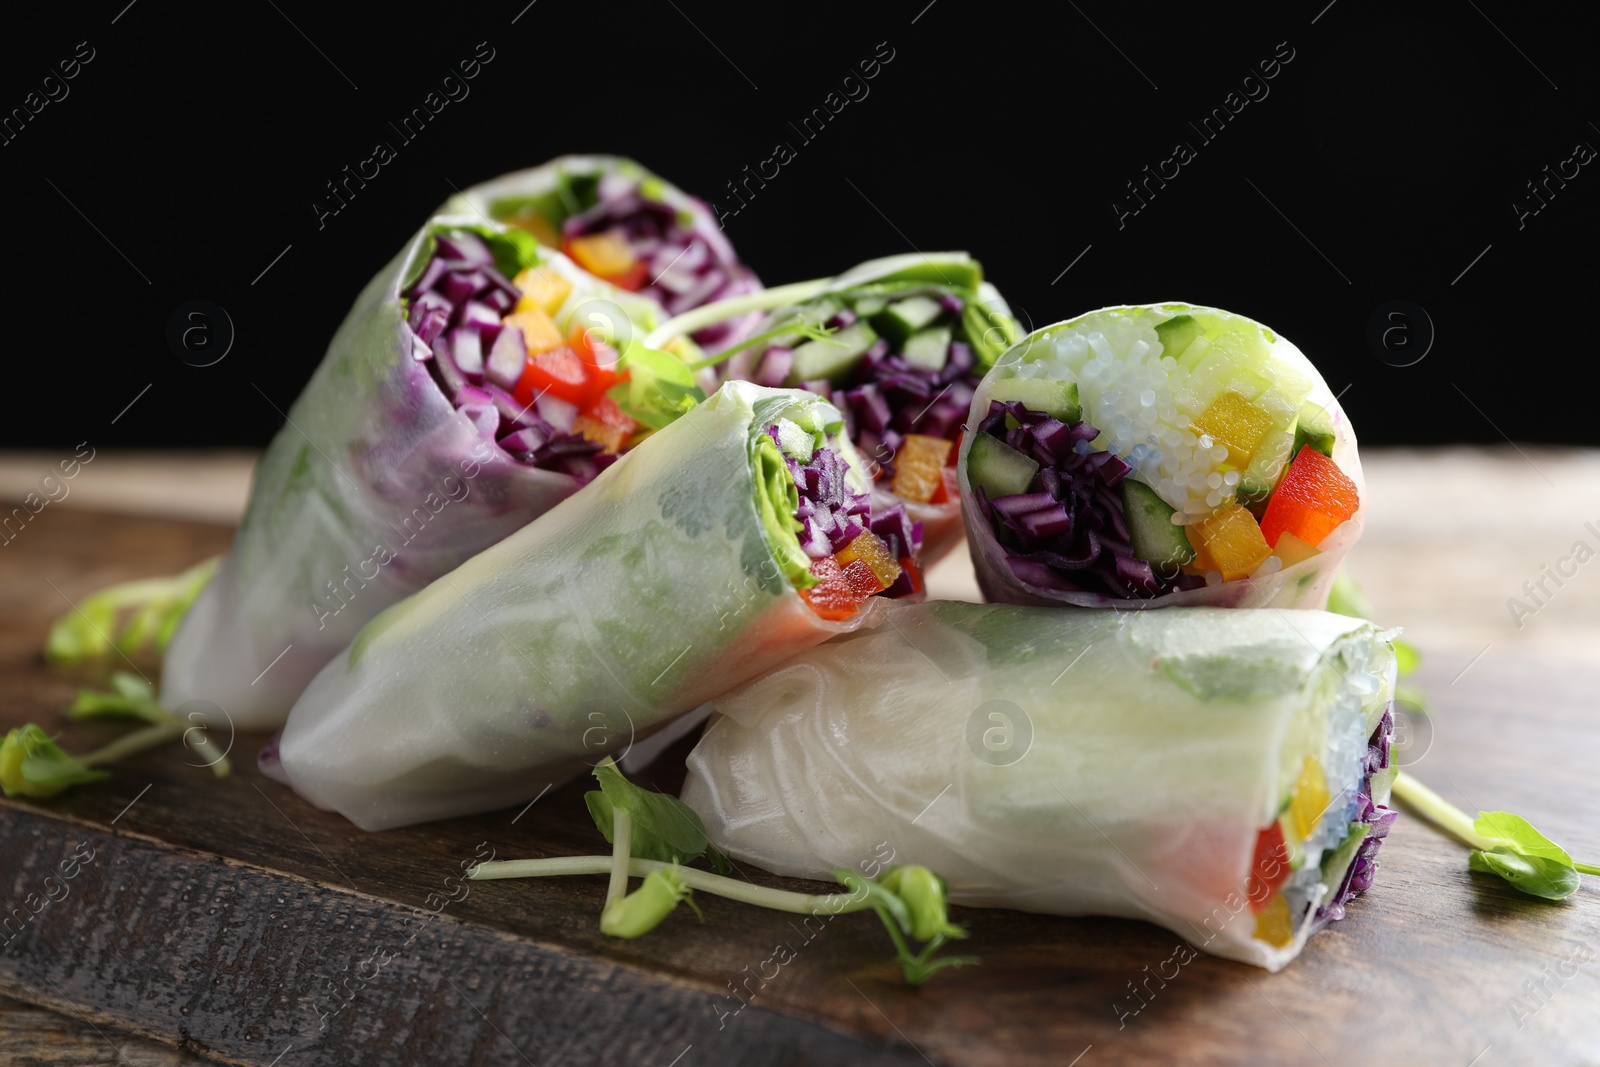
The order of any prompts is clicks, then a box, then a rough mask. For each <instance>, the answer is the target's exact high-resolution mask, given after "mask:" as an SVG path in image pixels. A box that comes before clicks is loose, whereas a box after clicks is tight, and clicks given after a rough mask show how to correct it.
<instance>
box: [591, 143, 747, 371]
mask: <svg viewBox="0 0 1600 1067" xmlns="http://www.w3.org/2000/svg"><path fill="white" fill-rule="evenodd" d="M596 197H597V199H596V202H595V204H594V206H593V207H591V208H589V209H588V210H587V211H584V212H583V213H581V214H578V215H574V216H572V217H571V218H569V219H567V220H566V222H564V223H562V226H561V229H562V233H563V234H564V235H565V236H567V237H582V236H587V235H590V234H596V233H604V232H606V231H614V232H616V233H618V234H619V235H620V236H621V237H622V238H623V239H624V240H626V241H627V243H628V246H629V247H630V248H631V249H632V250H633V254H634V255H635V256H637V257H638V258H639V260H640V261H641V262H642V263H643V264H644V265H645V268H646V270H647V272H648V273H647V275H646V281H645V284H644V285H643V286H641V287H640V288H639V290H638V291H639V292H641V293H644V294H646V295H647V296H651V297H653V298H655V300H656V302H657V303H659V304H660V305H661V306H662V307H664V308H666V310H667V314H669V315H680V314H682V313H683V312H685V311H691V310H693V309H694V308H697V307H700V306H701V305H702V304H709V303H711V302H712V301H713V300H723V299H727V298H728V297H734V296H741V295H743V294H745V293H751V292H755V291H757V290H759V289H760V288H761V283H760V282H759V281H758V280H757V279H756V277H755V275H754V274H752V273H751V272H750V269H749V268H748V267H746V266H744V265H743V264H742V263H740V262H739V257H738V255H736V254H735V253H734V251H733V245H731V244H730V243H729V242H728V239H727V238H726V237H725V236H723V234H722V231H721V229H719V228H718V227H717V225H716V223H715V221H714V220H713V216H712V214H711V211H710V208H708V207H707V206H706V205H705V203H704V202H702V201H700V200H696V199H694V198H692V197H691V198H689V200H690V202H691V203H692V205H693V207H692V208H691V209H690V210H687V211H679V210H678V209H677V208H675V207H674V206H673V205H671V204H669V203H666V202H665V201H663V200H659V199H656V198H654V197H651V196H647V195H645V193H644V192H643V191H642V189H641V180H640V179H639V178H637V177H632V176H630V175H627V174H621V173H618V172H616V171H611V172H608V173H606V174H603V175H601V177H600V181H599V183H598V185H597V187H596ZM755 318H759V313H756V314H754V315H752V316H744V317H741V318H738V319H733V320H730V321H727V322H719V323H716V324H714V325H711V326H707V327H706V328H705V329H703V330H700V331H698V332H697V333H695V334H694V335H693V336H694V339H695V341H696V342H697V343H699V344H702V345H705V346H707V347H711V348H715V347H716V346H718V345H720V344H724V343H728V342H731V341H733V340H736V339H737V338H738V337H741V336H744V335H745V334H746V333H748V332H749V330H748V328H749V326H750V324H751V322H752V321H753V320H754V319H755Z"/></svg>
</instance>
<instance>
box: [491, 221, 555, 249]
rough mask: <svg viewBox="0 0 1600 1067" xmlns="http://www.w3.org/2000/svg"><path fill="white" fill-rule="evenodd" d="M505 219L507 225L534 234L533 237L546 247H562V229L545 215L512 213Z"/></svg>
mask: <svg viewBox="0 0 1600 1067" xmlns="http://www.w3.org/2000/svg"><path fill="white" fill-rule="evenodd" d="M504 221H505V224H506V225H507V226H515V227H516V228H517V229H519V230H526V231H527V232H529V233H531V234H533V239H534V240H535V241H538V242H539V243H540V244H542V245H545V246H546V247H549V248H560V247H561V231H560V230H558V229H556V226H555V223H553V222H551V221H550V220H549V219H547V218H545V217H544V216H543V215H512V216H511V217H509V218H507V219H505V220H504Z"/></svg>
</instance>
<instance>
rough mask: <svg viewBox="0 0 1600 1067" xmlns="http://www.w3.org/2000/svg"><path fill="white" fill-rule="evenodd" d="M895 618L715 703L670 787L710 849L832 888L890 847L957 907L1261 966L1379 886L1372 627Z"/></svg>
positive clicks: (1297, 616) (1381, 709)
mask: <svg viewBox="0 0 1600 1067" xmlns="http://www.w3.org/2000/svg"><path fill="white" fill-rule="evenodd" d="M887 614H888V618H887V620H886V621H887V622H888V623H889V624H890V625H886V626H884V627H882V628H880V629H877V630H874V631H871V632H861V633H858V634H854V635H852V636H849V637H845V638H840V639H838V640H835V641H831V642H829V643H828V644H826V645H823V646H821V647H818V648H814V649H811V650H810V651H808V652H806V653H804V654H802V655H800V656H798V657H796V659H795V660H794V661H793V662H792V663H789V664H786V665H784V666H783V667H780V668H778V669H777V670H775V671H772V672H771V673H769V674H767V675H765V676H763V677H761V678H759V679H757V680H755V681H753V682H751V683H750V684H749V685H747V686H745V687H743V688H742V689H740V690H737V691H735V692H733V693H730V694H727V695H724V696H722V697H720V698H718V699H717V700H716V701H715V708H716V711H717V712H718V716H717V717H715V718H714V719H713V720H712V723H711V725H710V726H708V727H707V730H706V734H705V736H704V737H703V739H702V740H701V741H700V744H699V745H698V746H697V747H696V748H695V750H694V752H693V753H692V754H691V756H690V757H689V778H688V781H687V783H686V784H685V786H684V790H683V798H684V800H685V801H686V802H688V804H689V805H690V806H691V807H693V808H694V809H695V810H696V811H697V812H698V813H699V814H700V816H701V817H702V818H703V819H704V820H705V824H706V830H707V833H708V835H709V836H710V838H711V841H712V842H713V843H714V844H715V845H716V846H717V847H718V848H721V849H724V850H726V851H727V852H729V853H730V854H731V855H733V856H735V857H737V858H739V859H742V860H747V861H749V862H752V863H756V864H759V865H761V866H763V867H765V868H767V869H769V870H771V871H774V872H776V873H778V874H785V875H795V876H801V877H808V878H825V877H826V876H827V873H828V871H830V870H831V869H833V868H836V867H841V866H846V865H848V864H849V863H850V862H852V857H856V856H860V855H864V854H865V852H870V851H871V849H872V848H873V847H875V846H877V845H878V844H879V843H880V842H882V841H884V840H885V839H887V840H888V841H889V842H890V843H891V844H892V845H893V846H894V848H895V853H896V855H899V856H903V857H905V858H906V859H907V860H908V861H910V862H915V863H920V864H925V865H928V866H930V867H932V868H933V869H935V870H937V871H939V872H940V874H942V875H943V876H944V877H945V878H946V879H948V881H949V885H950V898H951V900H953V901H956V902H959V903H965V904H975V905H983V906H992V907H1008V908H1018V909H1021V910H1024V911H1037V912H1050V913H1055V914H1061V915H1117V916H1127V917H1131V918H1141V919H1147V920H1150V921H1151V922H1155V923H1159V924H1161V925H1163V926H1166V927H1167V928H1169V929H1171V930H1173V931H1175V932H1176V933H1178V934H1179V935H1181V936H1182V937H1184V938H1185V939H1186V940H1188V941H1189V942H1190V943H1191V944H1193V945H1195V946H1198V947H1200V948H1203V949H1205V950H1206V951H1209V952H1213V953H1216V954H1217V955H1221V956H1227V957H1229V958H1232V959H1237V960H1242V961H1244V962H1246V963H1253V964H1256V965H1258V966H1261V967H1266V968H1268V969H1269V970H1277V969H1279V968H1281V967H1283V966H1284V965H1285V964H1287V963H1288V962H1289V961H1290V960H1291V959H1293V958H1294V957H1295V955H1297V954H1298V953H1299V952H1300V950H1301V948H1302V947H1303V946H1304V945H1305V942H1306V938H1307V937H1308V936H1310V934H1311V933H1312V932H1314V931H1315V930H1317V929H1318V928H1319V927H1321V926H1322V925H1324V924H1325V923H1327V922H1328V921H1330V920H1332V919H1336V918H1340V917H1342V916H1343V914H1344V911H1343V909H1344V905H1345V903H1346V902H1347V901H1348V900H1349V899H1350V897H1351V896H1353V895H1355V894H1356V893H1359V892H1361V891H1362V890H1364V889H1366V888H1367V887H1368V886H1369V885H1370V884H1371V881H1372V876H1373V873H1374V871H1375V865H1376V856H1375V853H1376V851H1377V848H1378V843H1379V842H1380V841H1381V840H1382V839H1383V837H1384V836H1385V835H1386V834H1387V833H1388V830H1389V826H1390V824H1391V822H1392V821H1393V818H1394V813H1393V812H1392V811H1390V810H1389V809H1388V808H1386V807H1385V803H1386V801H1387V799H1388V796H1389V786H1390V783H1391V782H1392V780H1393V775H1394V770H1395V768H1394V767H1393V766H1391V762H1390V759H1389V749H1390V740H1391V731H1392V725H1393V718H1392V714H1391V711H1390V705H1391V700H1392V696H1393V691H1394V674H1395V657H1394V652H1393V650H1392V649H1391V647H1390V645H1389V643H1388V641H1387V640H1386V639H1385V635H1384V634H1382V633H1380V632H1379V631H1378V630H1377V629H1375V628H1374V627H1373V626H1372V625H1371V624H1369V623H1367V622H1365V621H1363V620H1360V619H1353V618H1349V617H1347V616H1343V615H1334V614H1330V613H1327V612H1320V611H1308V612H1280V611H1225V610H1220V609H1207V608H1198V609H1175V610H1172V611H1161V612H1109V611H1097V612H1087V611H1083V612H1079V611H1071V612H1066V611H1059V610H1050V609H1043V608H1032V607H1018V606H1011V605H977V604H958V603H930V604H917V605H905V606H900V605H890V606H889V608H888V612H887ZM864 850H865V851H864Z"/></svg>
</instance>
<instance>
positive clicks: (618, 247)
mask: <svg viewBox="0 0 1600 1067" xmlns="http://www.w3.org/2000/svg"><path fill="white" fill-rule="evenodd" d="M567 251H568V253H569V254H570V255H571V256H572V258H573V259H574V260H576V261H577V264H578V266H580V267H582V268H583V269H584V270H586V271H588V272H589V273H590V274H596V275H599V276H600V277H602V278H618V277H622V276H624V275H626V274H627V273H628V272H629V271H631V270H633V267H634V263H635V262H636V261H635V259H634V256H633V249H631V248H629V247H628V242H627V241H625V240H623V238H622V237H621V235H619V234H616V233H613V232H611V231H610V230H607V231H605V232H604V233H592V234H589V235H588V236H587V237H569V238H568V239H567Z"/></svg>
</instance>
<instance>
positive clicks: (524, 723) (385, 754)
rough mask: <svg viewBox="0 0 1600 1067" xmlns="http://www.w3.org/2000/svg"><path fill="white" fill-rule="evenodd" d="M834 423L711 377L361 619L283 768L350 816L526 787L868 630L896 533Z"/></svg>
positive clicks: (525, 793)
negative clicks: (686, 401) (570, 490)
mask: <svg viewBox="0 0 1600 1067" xmlns="http://www.w3.org/2000/svg"><path fill="white" fill-rule="evenodd" d="M842 431H843V420H842V418H841V417H840V415H839V413H838V412H837V411H836V410H835V409H834V408H833V407H832V405H830V404H828V403H827V402H826V401H824V400H822V399H821V398H820V397H816V396H814V395H812V394H809V393H805V392H801V391H795V390H777V389H763V388H760V387H757V386H754V385H751V384H749V383H746V382H730V383H729V384H727V385H725V386H723V387H722V389H721V390H719V391H718V392H717V393H716V394H715V395H713V396H712V397H711V398H709V399H708V400H706V401H705V402H703V403H702V404H700V405H698V406H697V407H695V408H694V409H693V410H692V411H690V412H689V413H688V414H686V415H684V416H683V417H681V418H680V419H678V420H677V421H675V422H673V423H672V424H671V425H670V426H668V427H667V428H665V429H663V430H660V431H658V432H657V433H655V434H653V435H651V436H650V437H648V438H647V439H646V440H645V441H644V442H642V443H641V444H640V445H639V446H638V447H637V448H636V449H634V450H633V451H631V452H630V453H628V455H627V456H625V457H624V458H623V459H621V460H620V461H618V462H617V463H616V464H615V465H613V466H612V467H610V468H608V469H607V470H606V471H605V472H604V473H602V474H601V476H600V477H599V478H598V479H596V481H595V482H594V483H593V484H592V485H590V486H589V487H588V488H587V489H585V490H584V492H583V493H581V494H579V495H577V496H574V497H572V498H570V499H568V500H567V501H565V502H563V503H562V504H561V505H559V506H558V507H556V508H555V509H553V510H552V511H550V512H549V513H548V514H546V515H545V516H544V517H542V518H541V519H539V520H538V521H536V522H533V523H530V524H529V525H528V526H526V527H525V528H523V529H522V530H520V531H518V532H517V533H515V534H513V535H511V536H510V537H508V538H506V539H505V540H503V541H501V542H500V543H498V544H496V545H494V546H493V547H492V548H489V549H488V550H486V551H484V552H483V553H481V554H479V555H478V556H476V557H474V558H473V559H472V560H470V561H468V562H467V563H465V564H464V565H462V566H461V567H459V568H457V569H456V570H455V571H453V572H452V573H450V574H447V575H445V576H443V577H441V578H440V579H439V580H438V581H436V582H434V583H433V584H432V585H430V586H428V587H427V588H426V589H424V590H422V591H421V592H419V593H417V594H416V595H415V596H412V597H411V598H409V599H407V600H405V601H403V602H401V603H399V604H397V605H395V606H394V607H392V608H390V609H388V610H387V611H385V612H384V613H383V614H382V615H380V616H378V617H377V618H376V619H374V620H373V621H372V622H371V623H369V624H368V625H367V627H366V628H365V629H363V630H362V631H361V632H360V633H359V634H358V635H357V636H356V638H355V640H354V642H353V643H352V644H351V645H350V647H349V649H348V650H347V651H346V652H345V654H344V655H342V656H340V657H338V658H337V659H335V660H334V661H333V662H332V663H330V664H329V665H328V666H327V668H326V669H324V670H323V672H322V673H321V674H320V675H318V676H317V678H316V680H315V681H314V682H313V683H312V684H311V685H310V687H309V688H307V690H306V691H305V693H304V694H303V695H302V696H301V698H300V700H299V702H298V703H297V704H296V705H295V707H294V710H293V712H292V714H291V715H290V717H289V722H288V724H287V726H286V727H285V728H284V731H283V735H282V739H281V742H280V744H279V747H278V751H277V758H278V760H279V761H280V764H279V769H281V772H282V774H283V775H284V776H285V777H287V779H288V780H289V782H290V783H291V784H292V785H293V786H294V788H295V789H296V790H298V791H299V792H300V793H301V794H303V795H304V796H306V797H307V798H309V799H310V800H312V801H313V802H315V803H317V804H319V805H322V806H324V807H327V808H332V809H334V810H337V811H339V812H341V813H343V814H344V815H346V816H347V817H348V818H350V819H351V820H352V821H353V822H355V823H356V824H357V825H359V826H361V827H363V828H365V829H383V828H386V827H391V826H401V825H406V824H408V823H414V822H420V821H425V820H429V819H438V818H447V817H450V816H454V815H460V814H465V813H469V812H475V811H486V810H490V809H493V808H497V807H503V806H507V805H511V804H515V803H519V802H525V801H527V800H528V799H530V798H532V797H535V796H537V795H538V794H539V793H540V791H541V790H542V789H543V788H545V787H546V786H548V785H550V784H553V783H556V782H560V781H562V780H565V779H566V778H568V777H570V776H571V775H573V774H575V773H577V772H578V771H580V770H581V769H582V768H583V766H584V765H585V764H592V763H594V762H596V761H598V760H599V759H601V758H602V757H603V756H605V755H607V754H608V753H621V752H625V751H626V749H627V747H628V746H629V745H630V744H631V743H632V742H633V741H634V740H636V739H640V738H643V737H645V736H647V735H648V734H649V733H651V732H652V731H654V730H656V729H657V728H659V727H661V726H663V725H665V724H666V723H667V722H669V721H670V720H671V719H673V718H674V717H676V716H677V715H680V714H682V713H684V712H686V711H689V710H690V709H692V708H694V707H696V706H698V705H700V704H702V703H703V702H704V701H706V700H707V699H709V698H710V697H712V696H714V695H716V694H717V693H719V692H722V691H723V690H725V689H727V688H728V687H730V686H732V685H736V684H738V683H739V682H741V681H743V680H744V679H746V678H749V677H751V676H753V675H754V674H756V673H759V672H760V671H762V670H766V669H768V668H770V667H772V666H775V665H776V664H778V663H780V662H782V661H783V660H785V659H787V658H789V657H790V656H792V655H793V654H794V653H796V652H799V651H802V650H803V649H805V648H808V647H810V646H811V645H814V644H817V643H819V642H821V641H824V640H827V639H828V638H830V637H832V636H835V635H836V634H840V633H845V632H849V631H852V630H854V629H856V628H858V627H861V626H865V625H871V624H873V623H874V622H875V620H876V619H877V618H878V613H879V611H880V610H881V604H882V603H883V600H884V598H885V597H886V596H894V595H897V594H903V593H906V592H908V591H909V590H908V589H907V588H906V587H905V586H904V585H903V584H902V583H901V582H900V579H901V577H902V570H903V568H902V567H901V566H900V564H899V559H898V557H897V556H896V553H897V552H906V553H914V551H915V546H914V544H912V543H910V542H908V540H907V539H908V538H910V537H911V531H910V530H909V523H908V522H907V521H906V519H905V516H904V514H903V511H898V510H896V511H892V512H889V513H884V514H876V515H875V514H873V513H872V512H871V510H870V497H869V495H868V486H869V482H868V480H867V478H866V475H865V474H864V472H863V470H862V468H861V462H860V459H859V457H858V456H857V455H856V454H855V452H854V450H853V449H852V448H851V446H850V444H849V442H848V440H847V439H845V438H844V436H843V432H842ZM908 545H909V547H908Z"/></svg>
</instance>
